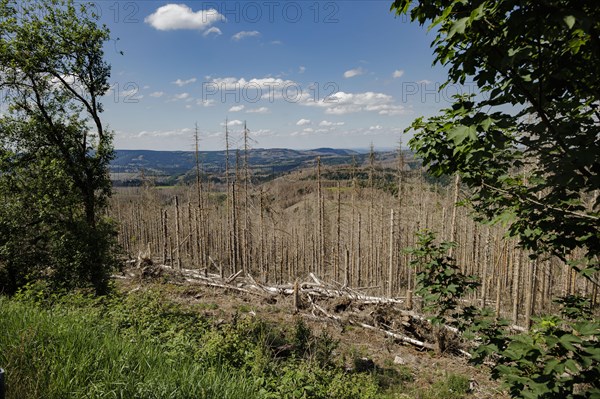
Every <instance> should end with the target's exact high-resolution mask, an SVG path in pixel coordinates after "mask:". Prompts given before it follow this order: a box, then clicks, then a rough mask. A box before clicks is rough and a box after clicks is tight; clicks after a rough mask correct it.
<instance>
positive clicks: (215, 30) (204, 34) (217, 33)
mask: <svg viewBox="0 0 600 399" xmlns="http://www.w3.org/2000/svg"><path fill="white" fill-rule="evenodd" d="M211 33H214V34H215V35H217V36H221V35H222V34H223V32H221V29H219V28H217V27H216V26H213V27H212V28H209V29H207V30H206V31H204V33H203V34H202V36H204V37H206V36H208V35H210V34H211Z"/></svg>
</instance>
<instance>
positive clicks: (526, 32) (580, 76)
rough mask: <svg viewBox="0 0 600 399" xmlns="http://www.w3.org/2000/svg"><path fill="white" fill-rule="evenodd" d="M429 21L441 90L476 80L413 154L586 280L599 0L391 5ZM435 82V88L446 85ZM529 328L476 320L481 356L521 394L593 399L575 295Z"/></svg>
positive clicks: (581, 309) (597, 267) (599, 89)
mask: <svg viewBox="0 0 600 399" xmlns="http://www.w3.org/2000/svg"><path fill="white" fill-rule="evenodd" d="M391 8H392V10H393V11H395V12H396V13H397V14H409V15H410V17H411V19H412V20H413V21H418V22H419V23H420V24H421V25H426V24H427V25H428V26H429V29H430V30H433V31H434V32H435V34H436V37H435V39H434V41H433V43H432V48H433V51H434V54H435V63H439V64H442V65H444V66H446V67H447V68H448V80H447V82H446V83H445V85H448V84H463V83H465V82H467V81H473V82H474V83H475V84H476V85H477V87H478V89H479V91H478V93H477V94H476V95H463V96H456V97H455V101H454V103H453V104H452V106H451V107H450V108H448V109H445V110H442V111H441V113H440V115H438V116H435V117H432V118H429V119H425V118H418V119H416V120H415V121H414V122H413V123H412V125H411V126H410V127H409V129H407V131H409V130H414V138H413V139H412V140H411V141H410V142H409V145H410V146H411V148H412V149H413V150H414V151H415V152H416V153H417V155H418V156H419V157H420V158H422V159H423V162H424V164H425V165H426V166H427V167H428V169H429V171H430V172H431V173H433V174H434V175H436V176H442V175H452V174H458V175H459V176H460V178H461V179H462V180H463V182H464V183H466V184H467V186H468V187H469V192H468V194H467V195H468V198H467V200H468V202H469V204H470V205H471V206H472V207H473V208H474V209H475V211H476V215H477V218H479V219H480V220H482V221H490V222H493V223H494V222H495V223H503V224H505V225H507V226H508V229H509V234H510V235H512V236H515V237H517V238H518V239H519V244H520V246H522V247H523V248H525V249H528V250H530V251H531V252H532V254H533V256H535V257H547V256H551V255H552V256H556V257H558V258H560V259H562V260H563V261H564V262H565V263H567V264H569V265H570V266H571V267H572V268H573V269H574V270H576V271H577V272H578V273H580V274H582V275H583V276H585V277H586V278H588V279H589V280H590V281H592V282H593V283H594V284H600V282H599V281H598V272H599V271H600V264H599V259H598V258H599V255H600V212H599V210H600V199H599V197H598V190H599V189H600V74H599V73H598V65H600V7H599V6H598V3H597V1H596V0H544V1H535V2H534V1H519V0H463V1H454V0H419V1H412V0H396V1H394V3H393V4H392V7H391ZM445 85H444V86H442V88H443V87H445ZM558 302H559V303H560V304H561V305H562V308H563V310H562V312H561V314H560V315H553V316H546V317H541V318H538V319H536V320H535V322H534V324H533V326H532V327H531V329H530V330H529V331H528V332H527V333H523V334H516V335H515V334H514V333H510V332H509V330H508V329H507V323H506V322H504V321H501V320H495V319H494V318H493V317H484V313H485V311H483V312H480V313H479V314H475V315H472V317H471V326H472V332H474V333H475V334H477V336H478V337H479V342H480V345H479V346H478V348H477V349H476V350H475V352H474V359H475V361H479V362H483V361H484V360H486V361H488V362H491V364H492V365H493V366H492V375H493V376H495V377H496V378H500V379H502V380H503V381H504V383H505V384H506V386H507V388H508V389H509V392H510V394H511V396H513V397H518V398H557V399H558V398H561V399H562V398H600V322H599V321H598V320H597V318H594V317H593V316H592V315H591V313H590V312H589V302H587V301H586V300H584V299H582V298H579V297H574V296H572V297H567V298H562V299H559V300H558Z"/></svg>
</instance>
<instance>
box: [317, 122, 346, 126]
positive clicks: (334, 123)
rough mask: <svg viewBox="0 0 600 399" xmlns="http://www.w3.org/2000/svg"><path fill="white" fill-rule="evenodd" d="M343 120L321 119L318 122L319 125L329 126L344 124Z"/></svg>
mask: <svg viewBox="0 0 600 399" xmlns="http://www.w3.org/2000/svg"><path fill="white" fill-rule="evenodd" d="M344 124H345V122H329V121H321V122H319V126H325V127H331V126H344Z"/></svg>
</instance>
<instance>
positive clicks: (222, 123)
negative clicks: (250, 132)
mask: <svg viewBox="0 0 600 399" xmlns="http://www.w3.org/2000/svg"><path fill="white" fill-rule="evenodd" d="M243 124H244V122H242V121H240V120H237V119H234V120H232V121H228V122H227V126H241V125H243ZM221 126H225V122H221Z"/></svg>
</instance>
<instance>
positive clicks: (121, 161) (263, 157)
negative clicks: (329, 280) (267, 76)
mask: <svg viewBox="0 0 600 399" xmlns="http://www.w3.org/2000/svg"><path fill="white" fill-rule="evenodd" d="M115 153H116V154H115V155H116V157H115V159H114V160H113V161H112V162H111V165H110V170H111V176H112V179H113V182H114V183H115V185H136V184H138V183H139V179H140V176H141V174H142V173H143V174H144V175H145V176H152V177H153V178H154V179H156V180H157V181H158V182H159V183H161V184H175V183H176V182H177V181H181V179H186V175H190V174H193V173H192V172H193V170H195V167H196V154H195V153H194V152H193V151H151V150H116V151H115ZM199 157H200V162H201V165H202V171H203V173H204V174H205V175H208V176H222V175H223V173H224V171H225V164H226V153H225V151H201V152H199ZM243 157H244V154H243V152H242V151H240V152H239V153H238V152H237V151H236V150H232V151H230V152H229V166H230V168H231V170H232V171H233V170H235V164H236V158H239V163H240V167H241V165H243V163H244V159H243ZM317 157H321V162H322V164H323V165H324V166H328V165H343V164H350V163H352V162H356V163H357V164H358V165H361V164H363V163H364V162H365V161H366V160H367V158H368V154H365V153H361V152H359V151H354V150H345V149H334V148H316V149H313V150H291V149H287V148H272V149H263V148H256V149H251V150H249V151H248V165H249V167H250V169H251V170H252V173H253V174H254V175H255V176H256V175H262V176H269V177H276V176H278V175H281V174H284V173H287V172H290V171H293V170H298V169H302V168H306V167H312V166H314V165H315V160H316V158H317ZM393 157H395V155H394V154H393V153H379V154H378V158H379V159H380V160H382V161H383V160H386V159H387V160H389V159H391V158H393ZM188 178H189V177H188ZM186 180H187V179H186Z"/></svg>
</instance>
